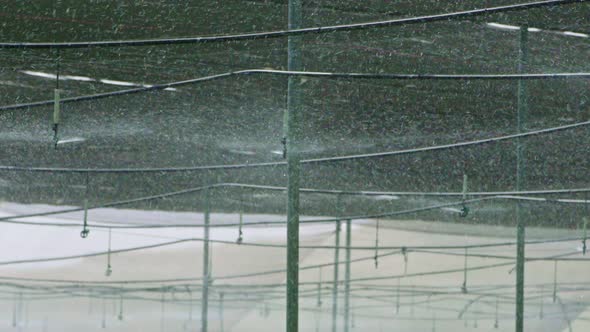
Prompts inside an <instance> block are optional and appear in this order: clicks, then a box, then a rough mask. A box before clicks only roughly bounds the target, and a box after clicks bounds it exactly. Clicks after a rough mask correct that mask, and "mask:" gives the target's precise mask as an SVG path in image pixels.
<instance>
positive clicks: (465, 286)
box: [461, 247, 467, 294]
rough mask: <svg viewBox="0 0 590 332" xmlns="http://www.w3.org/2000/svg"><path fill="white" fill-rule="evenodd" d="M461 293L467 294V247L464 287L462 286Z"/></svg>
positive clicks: (464, 265)
mask: <svg viewBox="0 0 590 332" xmlns="http://www.w3.org/2000/svg"><path fill="white" fill-rule="evenodd" d="M461 292H462V293H463V294H467V247H466V248H465V261H464V262H463V285H461Z"/></svg>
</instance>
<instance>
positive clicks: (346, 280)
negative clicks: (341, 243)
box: [344, 219, 351, 332]
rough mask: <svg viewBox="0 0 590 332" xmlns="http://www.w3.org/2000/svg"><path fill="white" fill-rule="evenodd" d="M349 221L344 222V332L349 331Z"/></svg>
mask: <svg viewBox="0 0 590 332" xmlns="http://www.w3.org/2000/svg"><path fill="white" fill-rule="evenodd" d="M350 235H351V232H350V219H348V220H346V266H345V270H344V332H349V330H350V326H349V325H350V324H349V322H350V320H349V318H348V316H349V315H350Z"/></svg>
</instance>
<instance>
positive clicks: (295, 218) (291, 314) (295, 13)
mask: <svg viewBox="0 0 590 332" xmlns="http://www.w3.org/2000/svg"><path fill="white" fill-rule="evenodd" d="M301 21H302V1H301V0H289V23H288V28H289V30H292V29H299V28H301V26H302V23H301ZM301 44H302V39H301V37H300V36H289V38H288V69H289V70H301V69H302V66H301ZM300 84H301V78H299V77H294V76H289V81H288V86H287V110H286V114H285V121H284V129H285V137H284V144H285V157H286V158H287V178H288V180H287V319H286V324H287V328H286V331H287V332H297V331H298V330H299V173H300V165H299V160H300V155H299V151H298V149H299V148H298V144H297V143H298V140H299V138H300V132H301V129H300V123H299V122H300V118H301V113H302V112H301V91H300V90H301V89H300V88H299V85H300Z"/></svg>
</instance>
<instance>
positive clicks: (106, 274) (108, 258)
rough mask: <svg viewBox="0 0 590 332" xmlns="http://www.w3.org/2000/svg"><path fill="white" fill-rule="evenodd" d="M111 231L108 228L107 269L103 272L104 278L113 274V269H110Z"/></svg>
mask: <svg viewBox="0 0 590 332" xmlns="http://www.w3.org/2000/svg"><path fill="white" fill-rule="evenodd" d="M111 233H112V232H111V229H110V228H109V248H108V253H107V269H106V271H105V276H107V277H110V276H111V274H112V273H113V268H112V267H111Z"/></svg>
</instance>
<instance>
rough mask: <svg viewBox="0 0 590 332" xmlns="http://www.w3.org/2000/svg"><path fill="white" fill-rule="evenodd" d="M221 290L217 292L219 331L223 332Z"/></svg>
mask: <svg viewBox="0 0 590 332" xmlns="http://www.w3.org/2000/svg"><path fill="white" fill-rule="evenodd" d="M223 296H224V294H223V292H221V293H219V331H220V332H224V331H225V326H224V317H223Z"/></svg>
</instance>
